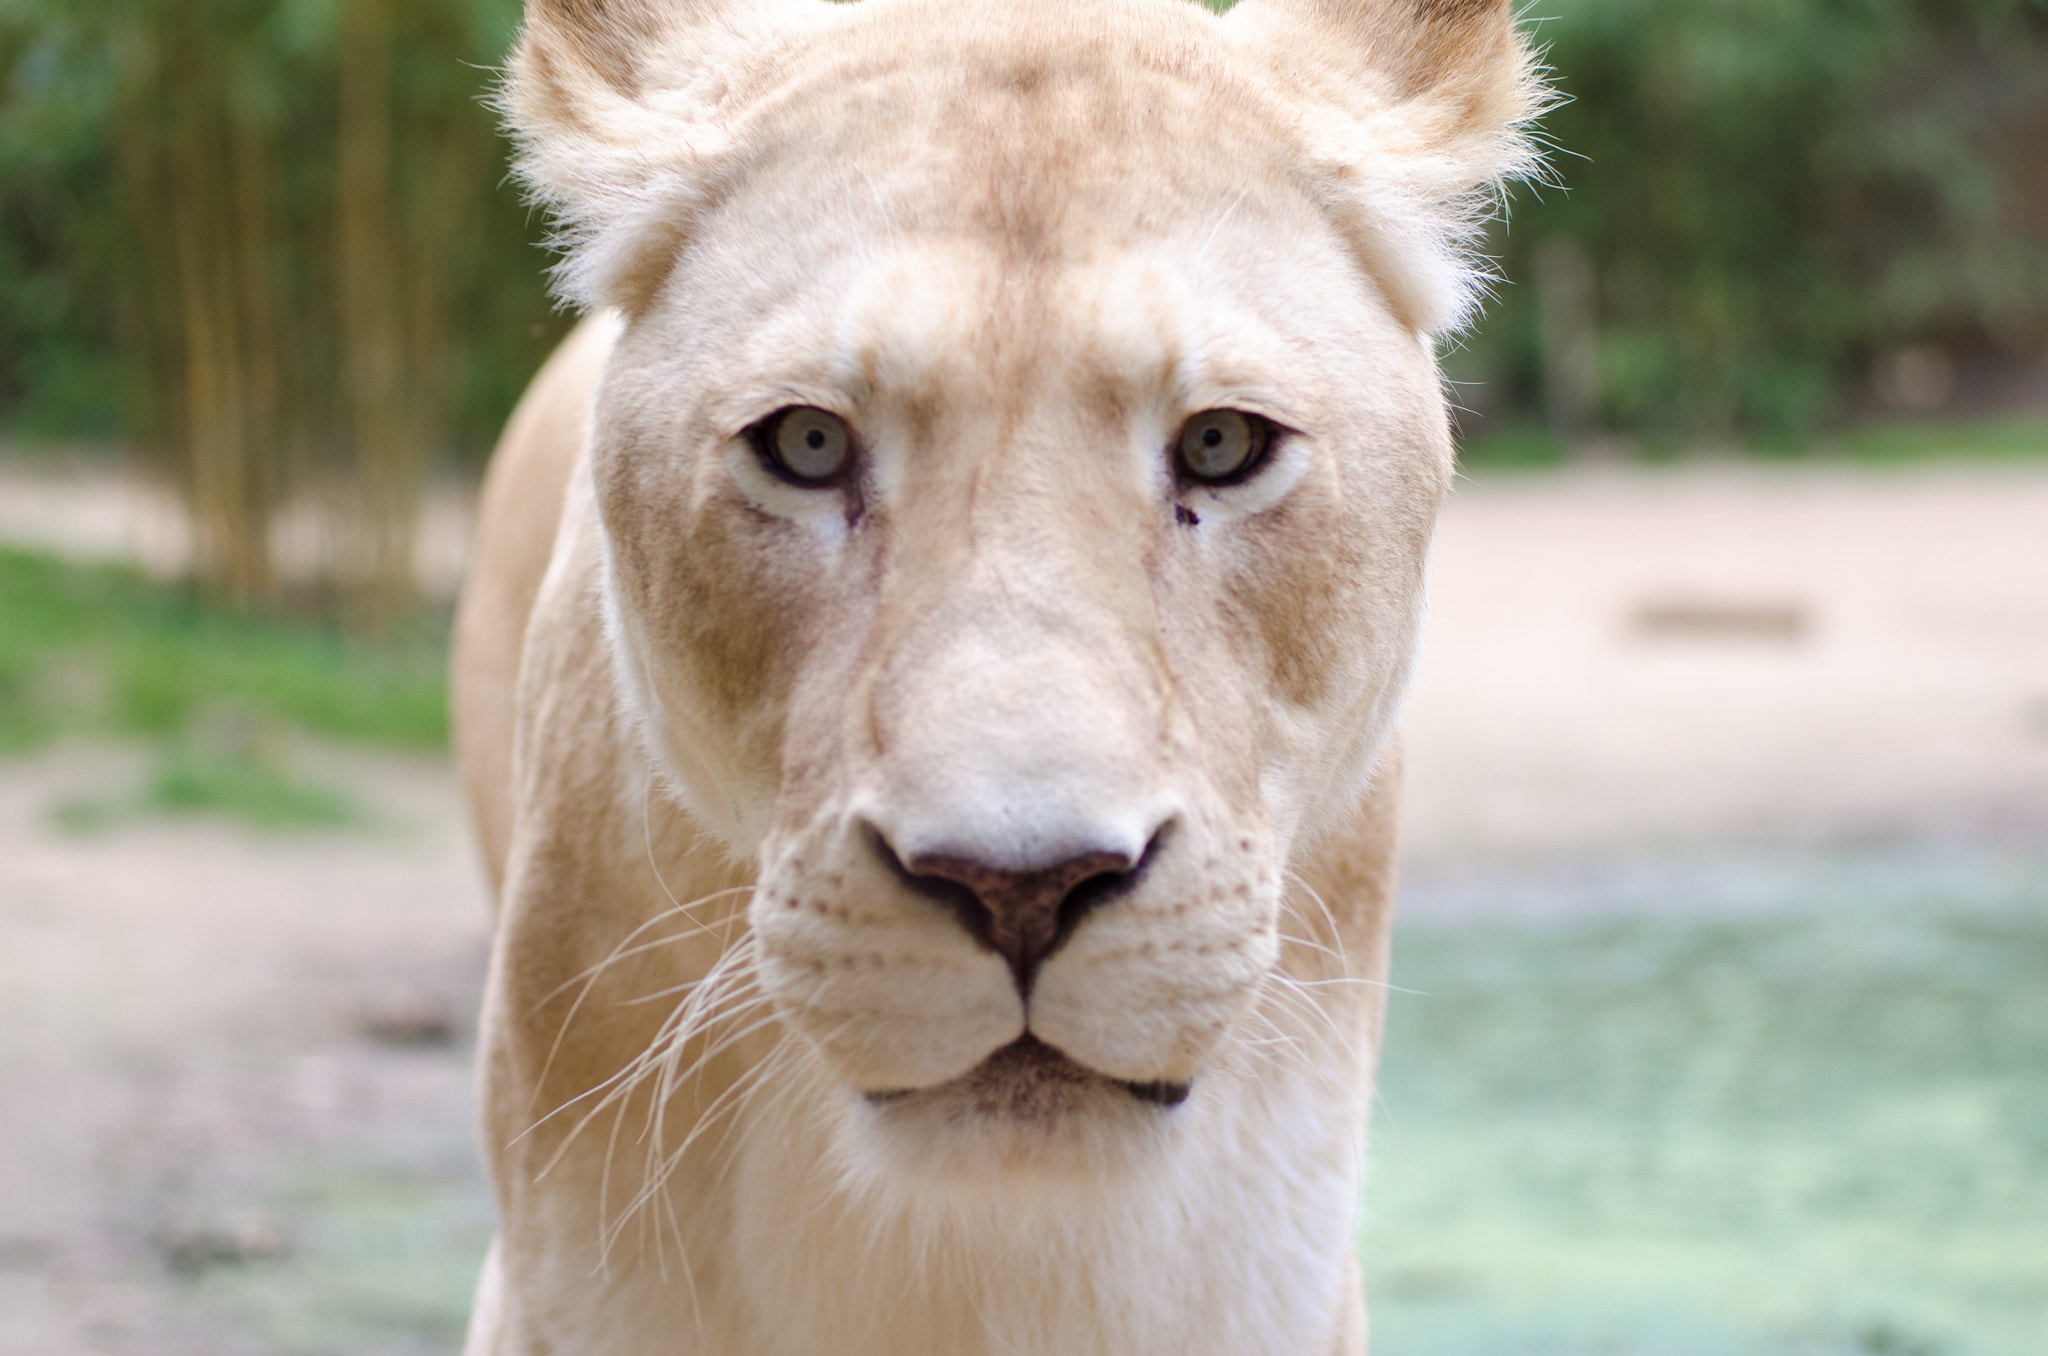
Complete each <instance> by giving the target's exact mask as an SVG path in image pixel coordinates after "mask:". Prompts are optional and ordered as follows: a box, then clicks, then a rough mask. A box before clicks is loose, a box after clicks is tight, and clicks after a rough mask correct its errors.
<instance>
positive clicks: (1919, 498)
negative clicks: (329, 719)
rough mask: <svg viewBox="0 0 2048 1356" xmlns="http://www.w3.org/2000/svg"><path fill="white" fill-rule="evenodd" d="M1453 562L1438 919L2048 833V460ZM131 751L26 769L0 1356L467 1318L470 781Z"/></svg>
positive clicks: (1492, 510) (345, 758)
mask: <svg viewBox="0 0 2048 1356" xmlns="http://www.w3.org/2000/svg"><path fill="white" fill-rule="evenodd" d="M30 488H32V489H34V490H35V493H37V494H40V495H43V496H44V497H43V498H42V499H39V500H36V501H35V503H36V504H40V505H42V506H43V511H40V512H30V511H29V510H28V509H26V508H24V507H23V503H24V501H22V500H21V499H20V498H19V496H20V495H21V494H22V493H24V492H25V491H24V489H23V483H22V482H20V481H19V480H18V479H16V480H6V479H0V498H6V499H11V500H12V501H13V503H14V508H15V509H16V510H17V511H16V512H14V514H13V515H12V519H13V520H15V521H19V520H22V519H23V518H24V517H27V518H33V519H35V520H37V521H40V522H49V521H52V517H51V514H52V513H54V512H55V510H54V509H51V508H50V505H52V504H55V505H57V506H59V507H61V506H62V505H63V504H64V503H65V502H69V501H65V500H63V498H62V494H61V493H60V492H59V491H56V490H52V489H50V488H48V487H47V486H43V487H41V488H36V487H30ZM92 492H93V493H102V491H101V490H97V489H96V490H94V491H92ZM53 496H54V497H53ZM106 503H112V504H114V508H113V509H111V510H110V509H108V508H107V507H106ZM106 503H102V504H100V505H99V506H98V507H97V508H93V507H91V506H86V507H77V510H76V511H77V512H78V513H79V514H80V515H82V516H84V517H87V518H91V517H92V515H93V514H94V513H97V514H99V515H100V516H99V517H98V518H97V519H94V521H99V522H101V523H104V522H105V521H107V514H108V513H109V512H112V513H114V514H115V515H116V516H118V514H119V513H120V512H123V511H125V510H123V509H121V507H120V505H119V502H118V500H117V499H108V500H107V501H106ZM9 521H10V515H9V513H8V512H5V511H0V533H4V531H5V528H6V525H7V523H8V522H9ZM109 549H112V548H109ZM166 549H168V548H166ZM1434 589H1435V606H1434V615H1433V622H1432V627H1431V631H1430V635H1429V640H1428V643H1427V648H1426V650H1425V654H1424V658H1423V661H1422V664H1421V667H1420V670H1419V672H1418V675H1417V680H1416V688H1415V695H1414V697H1413V700H1412V702H1411V705H1410V708H1409V718H1408V755H1407V763H1408V782H1409V797H1410V801H1409V803H1410V807H1411V808H1410V813H1409V821H1408V839H1409V862H1410V879H1411V882H1412V887H1411V889H1410V890H1409V892H1408V894H1407V897H1406V899H1405V901H1404V908H1406V909H1407V910H1408V911H1409V913H1410V915H1411V916H1414V917H1425V918H1426V917H1429V916H1431V915H1432V914H1433V913H1435V914H1437V915H1440V916H1451V915H1456V914H1464V913H1474V912H1479V913H1483V912H1489V911H1496V912H1497V911H1499V910H1503V909H1510V908H1513V909H1531V908H1535V909H1554V910H1556V911H1558V912H1560V913H1568V912H1571V911H1573V910H1575V909H1579V908H1581V907H1583V906H1584V902H1585V899H1587V898H1591V897H1593V896H1595V895H1597V894H1598V893H1599V892H1597V891H1579V890H1575V889H1573V888H1571V887H1570V885H1569V882H1570V881H1571V880H1574V879H1582V878H1586V873H1588V872H1592V873H1594V874H1597V872H1598V870H1601V869H1606V868H1605V867H1603V866H1601V865H1600V864H1613V863H1624V864H1626V863H1635V864H1637V866H1641V865H1642V864H1644V863H1650V864H1652V865H1654V864H1656V863H1660V862H1662V863H1668V862H1684V861H1709V860H1711V861H1725V860H1731V859H1735V858H1745V859H1746V858H1747V857H1754V856H1755V855H1756V854H1760V853H1761V854H1765V855H1769V854H1776V855H1777V859H1779V860H1784V859H1787V858H1788V856H1789V857H1791V858H1799V859H1801V860H1823V859H1825V858H1827V854H1830V853H1841V852H1851V853H1853V852H1856V851H1860V850H1865V849H1871V850H1885V851H1890V850H1893V849H1896V848H1899V847H1902V846H1903V847H1908V848H1912V849H1914V850H1923V849H1924V850H1927V851H1939V852H1945V853H1950V854H1961V855H1962V856H1963V857H1965V858H1967V857H1969V855H1970V854H1973V853H1978V854H2001V853H2003V854H2010V853H2014V852H2021V853H2033V852H2038V851H2039V850H2040V849H2041V847H2042V845H2043V844H2044V843H2048V467H2040V466H2034V467H2003V468H1988V467H1987V468H1975V469H1959V468H1946V469H1939V470H1935V469H1926V470H1893V471H1885V472H1881V473H1880V472H1858V471H1852V470H1848V469H1843V468H1810V467H1808V468H1783V469H1772V468H1757V467H1754V466H1740V467H1738V466H1688V467H1685V468H1679V469H1671V470H1659V471H1648V470H1619V469H1601V470H1590V469H1589V470H1587V471H1584V472H1573V473H1569V474H1561V475H1547V476H1541V477H1535V476H1525V477H1508V476H1495V477H1489V478H1486V479H1485V480H1483V481H1481V482H1477V483H1475V482H1471V481H1467V482H1465V483H1463V484H1462V485H1461V486H1460V489H1459V491H1458V493H1457V495H1456V497H1455V499H1454V501H1453V503H1452V505H1451V507H1450V510H1449V512H1448V514H1447V516H1446V518H1445V521H1444V524H1443V530H1442V535H1441V538H1440V546H1439V550H1438V556H1437V566H1436V574H1435V581H1434ZM139 757H140V755H139V754H136V753H133V752H130V751H124V750H118V749H113V750H109V749H77V748H72V749H62V750H59V751H57V752H55V753H51V754H48V755H44V756H40V757H38V758H36V759H33V760H29V761H21V762H15V763H4V764H0V1356H89V1354H91V1353H97V1354H98V1356H145V1354H146V1356H183V1354H184V1353H192V1354H193V1356H198V1354H199V1353H233V1352H239V1351H277V1350H294V1351H297V1350H305V1351H354V1352H369V1351H378V1352H382V1351H390V1352H401V1351H403V1352H411V1351H419V1350H433V1349H437V1348H445V1347H448V1346H450V1345H452V1344H453V1340H454V1334H455V1332H456V1331H457V1325H459V1322H460V1315H461V1308H462V1286H463V1284H464V1280H463V1277H464V1275H465V1274H466V1269H467V1268H468V1267H470V1266H472V1265H473V1263H474V1257H475V1250H476V1248H477V1247H478V1246H480V1242H481V1239H482V1238H483V1237H484V1236H485V1235H486V1233H487V1230H488V1218H487V1206H485V1205H484V1204H483V1199H482V1194H481V1190H480V1188H479V1186H478V1185H477V1182H476V1177H475V1168H474V1157H473V1153H472V1151H471V1149H470V1135H471V1132H470V1109H469V1079H468V1059H469V1054H468V1051H469V1046H470V1034H471V1022H472V1013H473V1010H474V1006H475V1001H476V995H477V991H478V986H479V983H480V980H481V975H482V968H483V959H484V951H485V947H486V938H487V927H488V924H487V910H486V906H485V902H484V899H483V894H482V890H481V887H480V884H479V881H478V877H477V873H476V871H475V868H474V864H473V861H472V858H471V852H470V848H469V845H468V842H467V839H466V836H465V831H464V828H463V826H462V822H461V816H460V812H459V807H458V806H457V804H456V800H455V795H454V791H453V783H452V778H451V775H450V773H449V770H448V768H447V767H446V766H445V765H443V764H441V763H439V762H434V761H412V760H403V759H397V758H390V757H376V756H364V755H360V754H355V753H340V752H333V751H320V752H318V753H317V758H318V760H319V761H320V762H321V771H322V773H323V775H326V776H329V777H331V778H334V779H337V780H340V781H343V782H345V783H347V784H349V785H351V786H353V787H354V788H355V789H356V791H357V793H358V795H359V797H360V798H361V799H362V800H363V801H364V802H365V803H366V804H369V805H372V806H374V807H375V809H376V818H377V823H376V824H375V825H374V826H373V827H370V828H367V829H355V830H347V831H329V832H320V833H304V834H296V835H285V836H279V835H260V834H256V833H253V832H251V831H248V830H244V829H240V828H237V827H235V826H232V825H227V824H216V823H199V824H192V823H182V822H179V823H173V822H168V821H163V820H155V821H140V822H135V823H131V824H127V825H124V826H119V827H115V828H113V829H109V830H105V831H102V832H98V833H94V834H90V835H83V836H81V835H76V834H67V833H64V832H61V831H59V830H58V829H56V828H55V827H53V825H52V823H51V820H50V815H49V812H50V809H51V807H52V806H53V805H54V804H56V803H59V802H60V801H62V800H63V799H64V798H65V797H67V796H69V795H72V794H75V793H78V792H81V791H85V792H90V791H93V790H95V789H99V788H104V787H107V786H110V785H119V784H121V783H122V782H123V779H132V778H133V777H134V776H135V775H136V768H137V767H138V766H139V762H138V761H137V760H138V759H139ZM1802 854H1804V855H1803V856H1802ZM1589 864H1591V865H1589ZM1574 873H1578V874H1577V875H1574ZM1531 881H1538V882H1545V881H1547V882H1551V888H1545V889H1530V888H1526V887H1527V886H1528V883H1529V882H1531ZM1559 881H1564V882H1567V884H1566V885H1564V886H1562V887H1559V886H1557V885H1556V883H1557V882H1559ZM1532 901H1533V902H1532ZM351 1184H353V1185H351ZM379 1193H382V1194H379ZM370 1199H375V1200H381V1201H396V1202H398V1204H397V1205H394V1206H392V1207H391V1210H390V1211H387V1214H386V1216H379V1217H377V1218H371V1217H369V1216H368V1215H365V1214H363V1213H362V1211H363V1209H364V1207H360V1205H359V1203H360V1202H361V1201H363V1200H370ZM337 1202H341V1203H342V1204H339V1205H338V1204H337ZM351 1210H354V1211H356V1213H355V1214H350V1213H349V1211H351ZM407 1211H411V1212H412V1213H410V1214H408V1213H407ZM428 1218H431V1220H432V1221H433V1228H434V1229H435V1230H438V1231H439V1232H438V1233H437V1234H436V1238H438V1239H439V1240H440V1242H439V1243H438V1244H437V1245H436V1246H438V1247H439V1251H438V1252H435V1253H433V1255H432V1256H426V1255H424V1254H420V1255H415V1254H413V1253H408V1252H406V1248H407V1247H409V1246H411V1244H410V1243H409V1242H408V1240H409V1239H410V1238H412V1237H413V1236H414V1235H416V1234H418V1233H420V1231H421V1226H420V1225H419V1221H420V1220H422V1219H428ZM379 1219H384V1220H385V1224H382V1225H380V1224H379V1222H378V1220H379ZM390 1220H397V1221H399V1223H398V1224H397V1225H394V1226H390V1227H386V1225H389V1221H390ZM337 1221H339V1222H337ZM407 1221H410V1223H407ZM380 1229H381V1230H382V1231H381V1232H380ZM264 1268H270V1270H268V1271H264V1270H263V1269H264ZM294 1268H296V1271H294ZM380 1268H381V1270H380ZM238 1274H260V1275H265V1276H269V1277H271V1278H272V1281H271V1282H268V1283H266V1289H267V1293H270V1294H271V1295H272V1296H273V1299H272V1300H271V1301H263V1300H259V1299H258V1298H255V1297H252V1296H253V1292H252V1291H251V1290H250V1289H249V1288H248V1287H243V1288H241V1289H237V1287H236V1283H235V1279H234V1278H235V1277H236V1276H237V1275H238ZM295 1276H296V1277H297V1278H298V1279H293V1278H294V1277H295ZM350 1285H354V1286H357V1287H358V1291H357V1292H351V1293H352V1294H353V1295H354V1298H351V1293H341V1294H337V1293H336V1287H337V1286H339V1287H341V1289H342V1290H344V1291H345V1290H346V1289H347V1287H348V1286H350ZM294 1287H297V1288H294ZM279 1294H281V1295H284V1296H285V1297H286V1299H285V1300H284V1301H276V1300H275V1298H274V1297H275V1295H279ZM366 1296H367V1297H368V1298H365V1297H366ZM266 1303H268V1305H269V1307H268V1308H266V1307H265V1304H266ZM365 1305H370V1306H372V1307H375V1306H376V1305H383V1306H384V1309H385V1311H386V1312H387V1316H386V1318H383V1319H375V1318H372V1319H364V1318H362V1317H361V1316H360V1313H361V1311H362V1310H363V1308H364V1306H365ZM351 1306H353V1308H351ZM286 1310H289V1312H286ZM352 1315H353V1316H352Z"/></svg>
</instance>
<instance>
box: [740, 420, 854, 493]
mask: <svg viewBox="0 0 2048 1356" xmlns="http://www.w3.org/2000/svg"><path fill="white" fill-rule="evenodd" d="M754 442H755V446H757V447H758V448H760V450H761V455H762V457H763V458H764V459H765V460H766V461H767V462H768V463H769V465H770V466H771V467H772V468H773V469H775V470H777V471H780V472H781V473H782V474H783V475H785V476H787V477H788V478H789V479H791V480H794V481H797V482H799V483H803V484H813V485H815V484H822V483H824V482H825V481H829V480H831V479H833V478H834V477H835V476H837V475H838V474H839V473H840V472H841V471H844V470H845V469H846V464H847V462H848V461H849V460H850V459H851V458H852V455H853V430H852V429H849V428H848V427H847V426H846V421H845V420H844V419H841V418H840V417H839V416H838V415H836V414H833V413H832V412H831V411H829V410H821V409H818V408H817V407H816V406H813V405H791V406H790V407H789V408H787V409H782V410H777V411H776V412H775V413H773V414H771V415H769V416H768V417H767V418H766V419H764V420H762V421H761V423H760V424H758V425H756V432H755V439H754Z"/></svg>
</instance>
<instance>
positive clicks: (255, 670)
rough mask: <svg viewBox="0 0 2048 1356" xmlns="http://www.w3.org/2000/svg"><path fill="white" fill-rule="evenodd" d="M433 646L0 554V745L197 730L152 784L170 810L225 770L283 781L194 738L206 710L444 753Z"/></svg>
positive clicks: (178, 737) (11, 747) (235, 740)
mask: <svg viewBox="0 0 2048 1356" xmlns="http://www.w3.org/2000/svg"><path fill="white" fill-rule="evenodd" d="M444 649H445V635H444V633H443V632H442V630H441V629H440V627H439V626H438V625H428V624H426V623H423V622H422V623H418V624H416V625H415V627H414V628H413V629H411V630H410V631H409V632H406V633H403V634H399V635H395V636H394V637H393V638H392V639H390V640H388V641H386V642H384V643H383V644H380V645H369V644H366V643H364V642H362V641H352V640H349V639H346V638H344V637H343V636H342V635H340V634H338V633H337V632H335V631H333V630H332V629H328V628H322V627H313V626H305V625H299V624H295V623H289V622H283V621H276V620H267V619H264V618H260V617H250V616H243V615H237V614H234V613H230V612H227V611H225V610H222V609H219V608H215V607H210V606H208V605H206V604H204V603H202V602H199V601H197V600H195V599H194V598H193V597H192V596H191V594H190V593H189V592H188V591H186V590H181V589H173V588H167V587H164V586H162V585H158V584H153V583H151V582H149V581H148V580H145V579H143V578H142V577H141V576H140V575H138V574H136V573H134V572H133V571H130V570H125V569H118V568H113V567H85V566H77V565H70V564H66V563H64V562H61V561H58V560H56V559H53V558H51V557H48V556H43V555H36V554H32V553H29V552H24V551H16V550H9V549H5V548H0V752H16V753H18V752H23V751H26V750H28V749H32V748H35V747H37V746H39V745H41V744H44V743H46V742H48V741H49V740H51V739H53V738H56V737H59V736H62V735H130V736H133V735H140V736H149V737H153V738H157V739H161V740H168V741H172V742H173V743H174V744H175V743H176V742H177V741H189V740H194V739H197V740H198V741H199V742H198V744H197V745H196V746H194V747H195V750H196V751H194V752H191V753H189V754H186V755H181V756H182V757H183V758H184V761H183V762H182V763H179V762H175V761H174V763H173V764H172V765H171V771H168V772H165V773H164V774H163V777H162V778H160V782H159V784H158V785H157V786H156V787H155V788H154V789H153V790H152V791H151V793H150V794H151V796H152V797H153V798H154V800H155V801H156V802H159V803H162V804H166V805H168V804H171V803H174V802H180V801H190V800H192V799H194V798H195V797H197V798H201V799H204V798H205V797H204V795H202V792H201V791H199V790H196V789H194V788H195V787H198V786H199V785H200V784H201V783H203V782H209V780H210V782H211V784H212V785H213V786H214V787H215V791H213V792H208V793H205V794H206V795H213V796H214V798H215V799H219V798H220V797H221V796H224V795H228V792H226V791H222V790H221V789H220V787H221V784H222V779H223V778H224V777H227V776H230V775H240V774H231V773H227V772H223V771H222V770H221V769H222V768H223V767H224V766H226V765H228V764H239V765H241V767H242V769H243V770H244V771H245V772H247V773H248V775H249V777H257V778H261V777H265V776H268V777H272V778H273V780H274V779H275V778H276V777H280V776H282V775H283V774H282V773H281V772H279V771H277V770H276V768H275V767H274V766H271V765H270V764H268V763H266V760H265V759H264V758H263V757H260V756H256V755H255V754H254V753H251V752H250V748H251V746H250V744H249V741H248V740H246V739H244V738H242V737H240V736H235V737H232V738H229V737H225V736H223V737H222V738H218V739H212V740H210V741H209V740H208V739H204V738H200V736H202V735H205V734H206V733H207V731H205V730H203V729H202V728H201V727H202V726H203V725H204V724H205V723H206V722H207V721H209V720H212V721H216V722H218V721H222V720H227V721H235V720H241V721H245V722H248V721H253V722H257V723H259V725H260V723H261V722H263V721H274V722H282V723H284V724H285V725H288V726H290V727H292V728H296V729H300V730H304V731H306V732H308V733H311V734H317V735H322V736H326V737H329V738H333V739H344V740H359V741H365V742H370V743H377V744H384V745H389V746H394V747H399V748H417V749H435V748H440V747H441V746H443V745H444V744H445V743H446V741H447V729H448V714H447V696H446V692H445V685H444V678H443V671H444V670H443V651H444ZM224 712H225V713H226V714H225V715H223V713H224ZM209 743H210V744H211V746H212V748H213V751H212V752H211V753H209V752H207V748H208V746H209ZM258 752H260V750H259V751H258ZM181 768H182V770H180V769H181ZM266 768H268V769H269V770H266ZM209 769H210V770H209ZM246 780H247V779H246V778H245V781H246ZM251 786H253V783H252V784H251ZM244 790H250V793H251V794H256V792H255V791H253V790H251V787H244ZM233 794H234V795H240V794H242V793H241V792H240V791H237V792H234V793H233ZM229 798H230V799H232V798H233V797H232V796H229Z"/></svg>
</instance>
